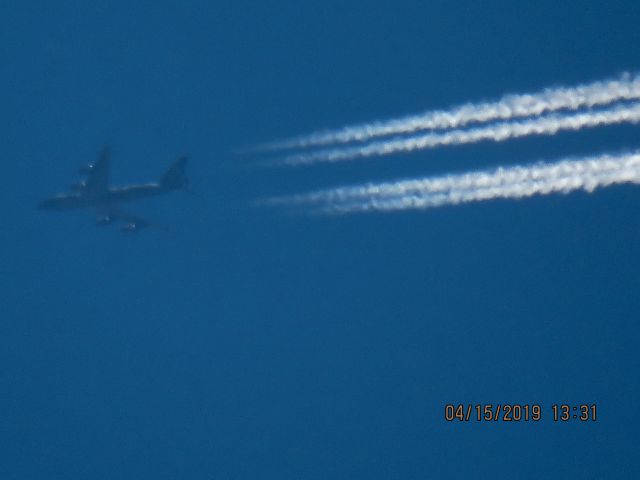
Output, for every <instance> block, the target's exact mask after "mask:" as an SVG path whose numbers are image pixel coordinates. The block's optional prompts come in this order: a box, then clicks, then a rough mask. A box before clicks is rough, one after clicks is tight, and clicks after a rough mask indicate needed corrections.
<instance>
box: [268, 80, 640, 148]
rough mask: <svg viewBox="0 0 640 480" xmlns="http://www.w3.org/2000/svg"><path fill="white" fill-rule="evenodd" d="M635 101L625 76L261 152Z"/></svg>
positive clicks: (635, 85)
mask: <svg viewBox="0 0 640 480" xmlns="http://www.w3.org/2000/svg"><path fill="white" fill-rule="evenodd" d="M637 99H640V76H639V75H630V74H628V73H625V74H623V75H621V76H620V78H618V79H611V80H604V81H598V82H593V83H588V84H583V85H578V86H576V87H558V88H547V89H545V90H543V91H541V92H537V93H533V94H511V95H505V96H504V97H502V98H501V99H500V100H498V101H496V102H482V103H467V104H465V105H461V106H459V107H455V108H452V109H450V110H435V111H430V112H425V113H422V114H419V115H412V116H407V117H404V118H399V119H392V120H388V121H377V122H372V123H365V124H361V125H353V126H347V127H344V128H342V129H339V130H333V131H327V132H316V133H312V134H310V135H306V136H301V137H298V138H294V139H291V140H284V141H281V142H274V143H270V144H267V145H264V146H262V147H259V149H261V150H284V149H293V148H308V147H320V146H327V145H331V144H344V143H349V142H364V141H369V140H372V139H374V138H377V137H382V136H386V135H400V134H411V133H415V132H417V131H420V130H435V129H446V128H460V127H463V126H465V125H468V124H470V123H487V122H493V121H499V120H513V119H517V118H524V117H532V116H538V115H542V114H544V113H551V112H557V111H560V110H579V109H582V108H592V107H603V106H606V105H609V104H612V103H615V102H620V101H625V100H637Z"/></svg>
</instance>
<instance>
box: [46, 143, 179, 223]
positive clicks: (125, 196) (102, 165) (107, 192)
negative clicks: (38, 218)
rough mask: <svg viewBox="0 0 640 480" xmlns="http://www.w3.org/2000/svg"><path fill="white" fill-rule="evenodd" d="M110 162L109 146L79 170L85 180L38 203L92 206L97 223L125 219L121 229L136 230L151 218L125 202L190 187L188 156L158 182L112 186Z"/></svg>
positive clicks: (58, 208) (71, 207) (52, 206)
mask: <svg viewBox="0 0 640 480" xmlns="http://www.w3.org/2000/svg"><path fill="white" fill-rule="evenodd" d="M110 163H111V162H110V150H109V148H107V147H105V148H104V149H103V150H102V152H101V153H100V156H99V157H98V160H97V161H96V162H95V163H93V164H90V165H88V166H86V167H84V168H81V169H80V173H82V174H85V175H86V179H85V180H84V181H82V182H80V183H77V184H74V185H72V186H71V188H72V190H73V191H72V192H68V193H60V194H58V195H56V196H55V197H52V198H49V199H47V200H44V201H43V202H41V203H40V204H39V205H38V209H39V210H53V211H66V210H75V209H80V208H92V209H94V210H95V212H96V223H97V224H98V225H108V224H110V223H112V222H114V221H122V222H123V225H122V230H124V231H127V232H135V231H137V230H139V229H140V228H143V227H146V226H148V225H149V222H148V221H146V220H144V219H142V218H139V217H137V216H134V215H131V214H128V213H126V212H123V211H122V210H121V209H120V205H121V204H122V203H127V202H131V201H134V200H141V199H144V198H148V197H153V196H157V195H161V194H164V193H168V192H172V191H175V190H186V188H187V184H188V179H187V178H186V176H185V172H184V170H185V166H186V164H187V157H180V158H179V159H178V160H176V161H175V162H174V163H173V165H171V166H170V167H169V169H168V170H167V171H166V172H165V174H164V175H163V176H162V177H161V178H160V181H158V182H152V183H145V184H140V185H127V186H123V187H111V186H109V169H110Z"/></svg>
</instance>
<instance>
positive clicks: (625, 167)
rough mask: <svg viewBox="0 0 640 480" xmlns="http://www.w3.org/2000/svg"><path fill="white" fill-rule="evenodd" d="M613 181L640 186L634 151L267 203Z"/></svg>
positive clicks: (389, 200) (377, 199)
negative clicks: (639, 184)
mask: <svg viewBox="0 0 640 480" xmlns="http://www.w3.org/2000/svg"><path fill="white" fill-rule="evenodd" d="M618 183H640V152H635V153H629V154H621V155H601V156H596V157H588V158H584V159H579V160H562V161H559V162H556V163H541V164H536V165H532V166H515V167H508V168H498V169H495V170H492V171H479V172H471V173H464V174H458V175H445V176H441V177H427V178H423V179H414V180H403V181H397V182H387V183H380V184H367V185H361V186H354V187H341V188H335V189H330V190H321V191H317V192H312V193H308V194H302V195H296V196H291V197H279V198H274V199H270V200H267V201H266V202H265V203H267V204H271V205H290V206H299V207H305V206H306V207H311V208H312V209H314V210H319V211H321V212H323V213H332V214H347V213H356V212H369V211H394V210H408V209H426V208H433V207H439V206H444V205H457V204H459V203H467V202H477V201H482V200H492V199H497V198H523V197H530V196H533V195H547V194H550V193H556V192H557V193H568V192H571V191H574V190H585V191H587V192H592V191H593V190H595V189H596V188H600V187H606V186H609V185H613V184H618Z"/></svg>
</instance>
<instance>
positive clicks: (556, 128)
mask: <svg viewBox="0 0 640 480" xmlns="http://www.w3.org/2000/svg"><path fill="white" fill-rule="evenodd" d="M638 121H640V102H634V103H631V104H623V105H618V106H615V107H612V108H610V109H608V110H599V111H588V112H579V113H573V114H565V115H559V114H553V115H547V116H543V117H537V118H532V119H526V120H521V121H511V122H500V123H495V124H491V125H488V126H485V127H477V128H472V129H467V130H450V131H445V132H442V133H426V134H422V135H416V136H413V137H408V138H393V139H390V140H386V141H385V140H383V141H376V142H372V143H369V144H366V145H362V146H355V147H343V148H335V149H325V150H319V151H316V152H310V153H306V154H305V153H303V154H297V155H290V156H288V157H285V158H284V159H283V160H281V162H280V163H282V164H287V165H303V164H311V163H318V162H339V161H344V160H351V159H356V158H365V157H372V156H379V155H388V154H392V153H399V152H412V151H415V150H424V149H429V148H436V147H441V146H446V145H464V144H468V143H476V142H481V141H494V142H503V141H505V140H509V139H512V138H520V137H527V136H530V135H554V134H556V133H558V132H560V131H570V130H574V131H575V130H581V129H583V128H592V127H598V126H604V125H614V124H620V123H628V122H630V123H636V122H638Z"/></svg>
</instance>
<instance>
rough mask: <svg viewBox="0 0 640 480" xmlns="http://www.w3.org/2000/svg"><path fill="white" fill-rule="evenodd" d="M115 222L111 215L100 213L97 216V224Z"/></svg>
mask: <svg viewBox="0 0 640 480" xmlns="http://www.w3.org/2000/svg"><path fill="white" fill-rule="evenodd" d="M111 222H113V217H111V216H109V215H98V216H97V217H96V225H110V224H111Z"/></svg>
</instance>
